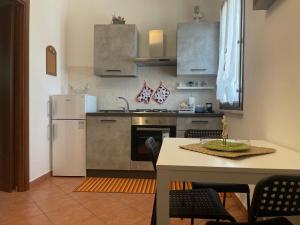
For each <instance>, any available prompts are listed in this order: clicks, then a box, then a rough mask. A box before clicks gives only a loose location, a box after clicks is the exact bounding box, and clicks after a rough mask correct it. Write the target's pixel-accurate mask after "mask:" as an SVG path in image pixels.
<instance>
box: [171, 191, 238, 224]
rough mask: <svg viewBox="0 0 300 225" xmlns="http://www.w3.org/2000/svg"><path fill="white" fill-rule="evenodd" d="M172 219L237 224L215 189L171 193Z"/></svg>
mask: <svg viewBox="0 0 300 225" xmlns="http://www.w3.org/2000/svg"><path fill="white" fill-rule="evenodd" d="M170 217H177V218H178V217H179V218H201V219H220V220H228V221H232V222H235V219H234V217H233V216H232V215H230V214H229V213H228V212H227V211H226V210H225V209H224V207H223V205H222V202H221V200H220V198H219V196H218V193H217V192H216V191H215V190H213V189H209V188H206V189H199V190H197V189H196V190H182V191H170Z"/></svg>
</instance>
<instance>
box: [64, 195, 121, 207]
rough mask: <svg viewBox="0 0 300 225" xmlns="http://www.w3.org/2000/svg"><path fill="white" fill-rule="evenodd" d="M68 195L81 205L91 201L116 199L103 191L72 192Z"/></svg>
mask: <svg viewBox="0 0 300 225" xmlns="http://www.w3.org/2000/svg"><path fill="white" fill-rule="evenodd" d="M69 195H70V196H71V197H72V198H73V199H75V200H76V201H77V202H79V203H81V204H83V205H85V204H87V203H90V202H93V201H103V202H105V201H116V200H115V198H112V197H111V196H110V195H109V194H104V193H88V192H72V193H70V194H69Z"/></svg>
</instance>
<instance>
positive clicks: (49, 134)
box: [47, 124, 51, 141]
mask: <svg viewBox="0 0 300 225" xmlns="http://www.w3.org/2000/svg"><path fill="white" fill-rule="evenodd" d="M47 137H48V140H49V141H51V128H50V124H48V127H47Z"/></svg>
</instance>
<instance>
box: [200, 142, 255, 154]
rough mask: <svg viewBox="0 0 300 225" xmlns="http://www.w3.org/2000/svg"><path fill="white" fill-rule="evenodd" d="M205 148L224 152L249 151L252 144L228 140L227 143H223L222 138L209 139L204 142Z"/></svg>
mask: <svg viewBox="0 0 300 225" xmlns="http://www.w3.org/2000/svg"><path fill="white" fill-rule="evenodd" d="M203 147H204V148H207V149H210V150H216V151H224V152H240V151H247V150H249V149H250V146H249V145H247V144H244V143H240V142H228V141H227V143H226V145H223V141H222V140H215V141H208V142H206V143H205V144H203Z"/></svg>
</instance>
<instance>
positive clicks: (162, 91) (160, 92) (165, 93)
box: [152, 81, 171, 104]
mask: <svg viewBox="0 0 300 225" xmlns="http://www.w3.org/2000/svg"><path fill="white" fill-rule="evenodd" d="M170 94H171V92H170V91H169V89H168V88H166V87H165V86H164V85H163V82H162V81H160V85H159V87H158V88H157V89H156V91H155V93H154V95H153V96H152V98H153V99H154V101H156V102H157V103H158V104H163V103H164V102H165V101H166V100H167V98H168V97H169V96H170Z"/></svg>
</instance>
